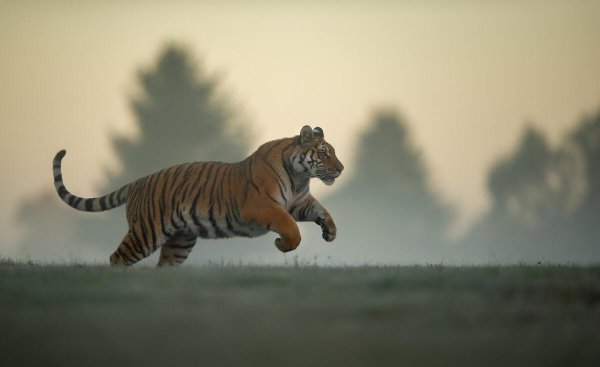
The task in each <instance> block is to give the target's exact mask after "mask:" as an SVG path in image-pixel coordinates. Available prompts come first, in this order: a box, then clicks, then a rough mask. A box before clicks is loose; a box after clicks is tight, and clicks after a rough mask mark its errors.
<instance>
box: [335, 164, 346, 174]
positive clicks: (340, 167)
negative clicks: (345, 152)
mask: <svg viewBox="0 0 600 367" xmlns="http://www.w3.org/2000/svg"><path fill="white" fill-rule="evenodd" d="M335 169H336V170H337V173H338V174H339V173H342V171H343V170H344V165H343V164H342V162H338V163H337V164H336V167H335Z"/></svg>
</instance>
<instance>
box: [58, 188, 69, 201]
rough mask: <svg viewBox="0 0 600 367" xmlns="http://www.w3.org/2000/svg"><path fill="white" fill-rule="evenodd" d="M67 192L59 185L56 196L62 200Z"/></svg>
mask: <svg viewBox="0 0 600 367" xmlns="http://www.w3.org/2000/svg"><path fill="white" fill-rule="evenodd" d="M68 193H69V192H68V191H67V189H66V188H65V186H64V185H61V186H60V187H59V188H58V196H60V198H61V199H64V198H65V196H66V195H67V194H68Z"/></svg>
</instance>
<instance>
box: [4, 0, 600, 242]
mask: <svg viewBox="0 0 600 367" xmlns="http://www.w3.org/2000/svg"><path fill="white" fill-rule="evenodd" d="M124 3H125V4H124ZM599 20H600V1H583V0H582V1H454V2H453V1H398V2H393V1H374V2H358V1H351V2H346V3H344V2H341V1H325V2H321V1H311V2H291V1H290V2H285V1H284V2H278V1H251V2H244V1H237V2H232V1H224V2H213V1H144V2H133V1H132V2H118V1H103V2H97V3H96V4H90V3H88V2H85V4H84V2H80V1H66V0H65V1H47V2H39V1H2V2H0V52H1V57H0V124H1V125H0V126H1V135H0V139H1V141H0V153H1V156H2V158H3V159H2V160H1V161H0V169H1V170H2V181H1V184H0V185H1V186H0V190H1V196H0V233H1V234H0V240H1V241H2V242H1V243H2V244H4V246H0V250H2V247H6V246H5V245H6V244H8V246H10V244H11V243H12V242H14V240H15V239H16V238H18V234H19V233H18V230H16V229H15V228H14V210H15V208H16V207H17V206H18V203H19V202H20V201H21V200H23V198H26V197H28V196H31V195H35V194H36V193H39V192H40V191H42V190H48V189H52V179H51V169H50V167H51V159H52V157H53V155H54V154H55V153H56V151H58V150H59V149H62V148H67V149H68V150H69V155H68V157H67V158H68V159H67V160H65V172H64V177H65V181H66V182H67V183H68V186H69V188H70V189H71V190H72V191H73V192H74V193H76V194H79V195H82V196H92V195H95V194H99V193H97V192H95V190H94V187H95V185H97V183H98V182H99V180H101V179H102V177H103V172H104V168H105V167H107V166H108V167H111V166H114V165H115V162H116V159H115V156H114V153H113V152H112V151H110V149H109V145H108V133H110V132H114V131H117V132H125V133H134V129H133V126H134V122H133V118H132V115H131V113H130V111H129V109H128V100H129V99H128V97H129V96H131V94H132V93H134V92H135V87H136V84H135V77H134V75H135V74H134V73H135V72H137V71H138V70H139V68H140V67H147V66H149V65H151V64H152V62H154V61H155V60H156V57H157V55H158V52H159V49H160V47H161V46H162V45H164V44H165V43H166V42H168V41H173V40H174V41H178V42H182V43H183V44H185V45H186V46H188V47H190V48H191V49H192V50H193V51H194V52H195V54H196V56H197V57H198V58H199V59H200V60H202V61H203V64H204V67H205V69H206V70H207V71H208V72H210V73H217V74H219V75H221V76H222V81H223V86H224V92H226V94H227V95H228V96H229V97H230V98H231V99H232V100H233V101H234V103H235V104H236V105H237V106H239V107H240V108H241V109H242V111H243V116H244V117H245V119H246V120H248V121H250V122H251V123H252V126H253V129H254V132H255V137H256V140H255V141H253V144H252V146H253V147H256V146H258V145H259V144H260V143H262V142H264V141H267V140H270V139H274V138H278V137H282V136H291V135H294V134H297V133H298V131H299V130H300V128H301V127H302V125H304V124H305V123H310V124H313V125H318V126H321V127H323V129H324V130H325V134H326V137H327V138H328V140H329V141H330V142H331V143H333V144H334V145H335V146H336V150H337V152H338V155H339V157H340V158H341V159H342V161H343V162H344V163H345V166H346V167H347V176H349V175H350V174H352V162H353V158H354V151H355V141H356V137H357V136H358V135H359V133H360V132H361V131H362V129H364V127H365V125H366V123H367V122H368V119H369V117H370V115H371V112H372V111H373V110H374V108H376V107H378V106H385V107H388V106H392V107H396V108H397V109H398V110H399V111H400V112H401V113H402V114H403V116H404V117H405V119H406V120H407V122H408V123H409V125H410V127H411V131H412V133H413V137H414V141H415V143H416V145H417V146H418V147H419V148H420V149H421V150H422V152H423V154H424V159H425V161H426V162H427V164H428V166H429V168H430V173H431V179H432V184H433V186H434V187H435V189H436V190H437V191H438V192H439V193H440V195H441V196H442V197H443V198H444V199H445V200H447V201H448V202H450V203H452V204H454V205H456V207H457V209H458V214H459V221H460V223H462V224H463V225H464V224H465V223H468V222H469V220H470V219H472V218H473V217H474V216H475V215H477V214H478V213H481V212H482V211H483V210H485V208H486V205H488V197H487V192H486V188H485V179H486V175H487V172H488V170H489V168H490V166H491V165H492V163H493V162H494V161H496V160H497V159H498V158H499V157H501V156H502V155H503V154H506V153H508V152H510V151H511V149H513V148H514V146H515V144H516V143H517V140H518V138H519V134H520V132H521V131H522V130H523V128H524V126H525V124H526V123H528V122H529V123H532V124H534V125H535V126H538V127H540V128H541V129H543V130H544V131H545V132H547V133H548V135H549V137H550V138H551V139H552V140H553V141H554V142H557V141H558V139H559V138H560V136H561V135H562V134H563V133H564V132H565V131H568V130H569V129H570V128H572V127H573V126H574V125H575V123H576V122H577V121H578V120H579V119H580V118H581V117H582V116H584V115H586V114H591V113H593V112H595V111H597V110H598V108H600V21H599ZM193 159H194V157H190V160H193ZM340 181H341V180H340ZM340 184H341V182H340ZM315 186H316V187H315V188H314V191H316V193H317V195H319V196H325V195H327V194H329V193H331V192H332V190H334V189H335V186H334V187H333V188H329V187H328V188H324V187H322V186H320V185H315ZM0 254H1V252H0Z"/></svg>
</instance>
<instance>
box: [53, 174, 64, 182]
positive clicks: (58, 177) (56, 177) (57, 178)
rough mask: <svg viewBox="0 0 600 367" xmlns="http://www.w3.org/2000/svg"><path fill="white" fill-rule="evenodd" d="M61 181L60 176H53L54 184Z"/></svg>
mask: <svg viewBox="0 0 600 367" xmlns="http://www.w3.org/2000/svg"><path fill="white" fill-rule="evenodd" d="M61 181H62V174H58V175H56V176H54V182H61Z"/></svg>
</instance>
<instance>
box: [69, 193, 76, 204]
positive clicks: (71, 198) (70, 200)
mask: <svg viewBox="0 0 600 367" xmlns="http://www.w3.org/2000/svg"><path fill="white" fill-rule="evenodd" d="M75 200H76V198H75V196H73V195H71V196H69V200H68V202H69V205H70V206H73V203H74V202H75Z"/></svg>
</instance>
